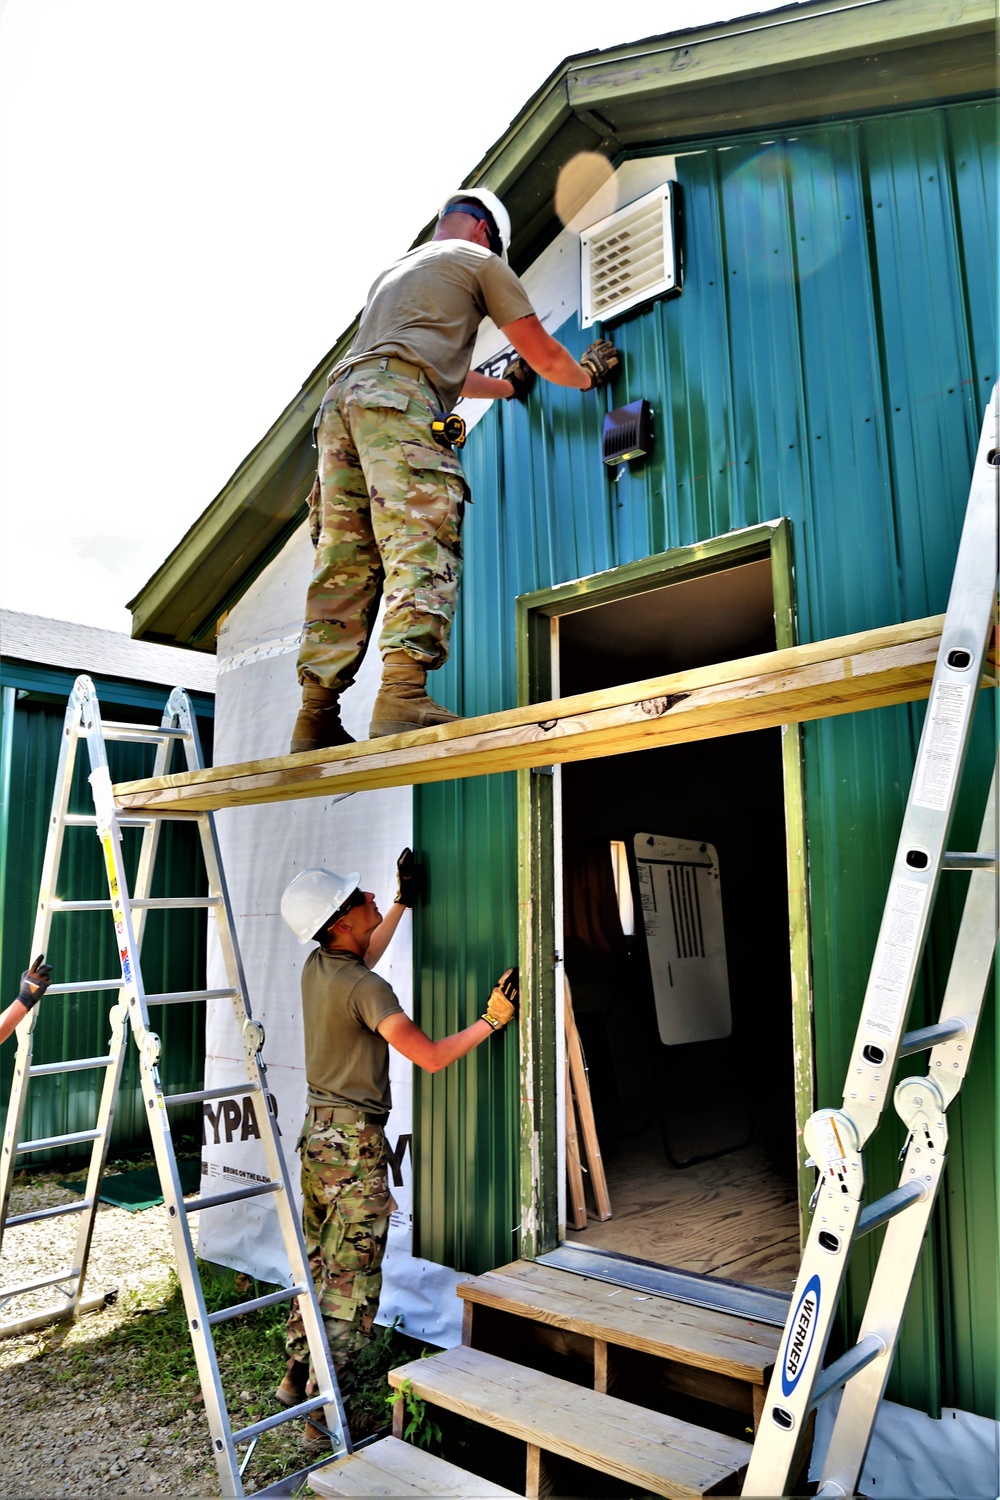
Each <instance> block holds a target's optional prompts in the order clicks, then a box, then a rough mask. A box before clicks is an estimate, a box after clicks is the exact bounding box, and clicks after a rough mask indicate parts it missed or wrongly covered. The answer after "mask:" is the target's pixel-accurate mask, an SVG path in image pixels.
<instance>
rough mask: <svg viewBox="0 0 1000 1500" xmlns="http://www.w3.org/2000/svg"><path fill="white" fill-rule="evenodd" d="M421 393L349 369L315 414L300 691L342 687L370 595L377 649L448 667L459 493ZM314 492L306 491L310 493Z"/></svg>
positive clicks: (414, 385) (361, 637) (367, 633)
mask: <svg viewBox="0 0 1000 1500" xmlns="http://www.w3.org/2000/svg"><path fill="white" fill-rule="evenodd" d="M437 410H438V406H437V403H436V401H435V398H434V395H433V393H432V391H431V390H430V388H429V387H428V386H426V385H424V384H422V383H421V382H420V381H418V380H416V379H413V378H412V377H410V376H408V375H399V374H393V373H391V372H390V371H388V370H379V369H377V368H376V369H373V368H372V367H371V366H370V365H367V366H365V367H364V369H362V370H359V371H357V372H356V373H354V372H352V371H350V370H349V371H348V372H347V373H346V374H345V375H342V376H341V377H340V379H339V380H337V381H336V382H335V383H334V384H333V385H332V386H331V387H330V389H329V391H328V392H327V395H326V398H325V400H324V402H323V406H322V407H321V409H320V421H319V427H318V431H317V442H318V444H319V492H318V499H317V498H314V499H313V500H311V501H310V524H311V527H312V534H313V541H314V542H315V543H316V566H315V571H314V572H313V576H312V580H311V582H310V584H309V589H308V592H307V594H306V611H305V625H304V627H303V632H302V645H301V647H300V650H299V659H298V672H299V681H300V682H302V683H306V682H313V683H319V684H320V685H321V686H323V687H328V688H341V689H342V688H346V687H349V686H350V684H351V683H352V682H353V681H354V677H355V674H356V672H357V670H358V667H359V666H360V664H361V660H362V658H363V656H364V654H365V651H366V650H367V648H368V642H369V639H370V637H371V632H372V629H373V627H374V624H375V617H376V614H377V612H378V605H379V599H380V598H381V595H382V593H383V591H384V593H385V621H384V625H383V629H382V633H381V635H380V637H379V650H380V651H381V652H382V653H383V655H384V654H385V652H387V651H406V652H407V653H408V655H410V656H412V657H413V658H414V659H415V660H416V661H419V662H424V663H426V665H427V666H428V667H439V666H441V665H442V663H443V662H445V661H447V659H448V640H449V636H450V634H451V622H452V618H453V616H454V613H455V602H456V599H457V597H458V584H459V578H460V576H461V571H462V519H463V515H464V512H465V501H466V499H467V497H468V486H467V485H466V483H465V478H464V476H463V474H462V466H461V464H460V463H459V461H458V459H457V458H456V457H455V455H454V453H453V452H452V451H451V449H449V448H444V447H442V446H441V445H440V444H439V443H437V442H435V441H434V439H433V437H432V436H431V431H430V424H431V420H432V419H433V417H434V416H435V414H436V412H437ZM315 496H316V491H315V490H314V497H315Z"/></svg>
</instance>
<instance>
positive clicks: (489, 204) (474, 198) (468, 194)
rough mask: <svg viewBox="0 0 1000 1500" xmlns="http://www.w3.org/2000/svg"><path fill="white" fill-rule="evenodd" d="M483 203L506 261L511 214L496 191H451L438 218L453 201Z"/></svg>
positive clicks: (503, 258)
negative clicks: (495, 230)
mask: <svg viewBox="0 0 1000 1500" xmlns="http://www.w3.org/2000/svg"><path fill="white" fill-rule="evenodd" d="M466 202H472V203H481V204H482V206H483V208H485V209H486V212H487V213H488V214H489V215H490V217H491V219H492V220H493V222H494V224H495V225H496V228H497V233H498V234H499V236H500V244H501V247H502V248H501V250H500V259H501V260H503V261H506V259H507V251H508V250H509V249H510V214H509V213H508V212H507V210H506V209H505V208H504V206H503V204H502V203H501V202H500V199H499V198H498V197H497V195H496V193H491V192H490V190H489V188H478V187H477V188H461V189H460V190H459V191H458V192H457V193H449V194H448V196H447V198H446V199H445V200H444V202H443V203H442V205H441V208H440V210H439V212H438V218H439V219H442V218H443V217H444V213H445V210H446V209H447V208H450V207H451V205H452V204H453V203H466Z"/></svg>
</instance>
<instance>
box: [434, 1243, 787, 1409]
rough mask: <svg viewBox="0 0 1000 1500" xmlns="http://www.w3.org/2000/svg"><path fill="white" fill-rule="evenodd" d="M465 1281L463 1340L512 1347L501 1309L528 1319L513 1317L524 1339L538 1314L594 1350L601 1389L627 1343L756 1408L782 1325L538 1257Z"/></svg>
mask: <svg viewBox="0 0 1000 1500" xmlns="http://www.w3.org/2000/svg"><path fill="white" fill-rule="evenodd" d="M457 1290H458V1295H459V1296H460V1297H461V1298H462V1299H463V1301H464V1303H465V1311H464V1321H463V1333H462V1342H463V1343H465V1344H468V1345H469V1346H470V1347H474V1348H481V1349H486V1350H491V1349H492V1351H493V1352H496V1353H500V1354H503V1353H511V1352H513V1350H514V1349H515V1348H516V1343H513V1344H512V1343H511V1342H510V1340H509V1339H508V1341H507V1342H506V1343H505V1342H504V1340H503V1338H502V1336H501V1332H502V1331H501V1329H500V1328H499V1326H498V1323H497V1316H496V1315H503V1316H505V1317H507V1318H510V1319H518V1320H526V1321H525V1322H521V1321H519V1322H518V1323H517V1324H516V1325H514V1326H515V1327H516V1328H517V1330H518V1336H519V1337H520V1338H521V1339H525V1338H527V1337H528V1333H529V1331H528V1327H527V1323H529V1322H530V1323H534V1324H537V1325H540V1327H541V1328H543V1329H545V1328H550V1329H561V1330H563V1331H564V1332H565V1333H567V1334H569V1335H571V1336H574V1337H575V1340H576V1343H575V1352H577V1353H578V1354H579V1355H580V1356H581V1357H583V1358H585V1359H586V1358H590V1359H592V1360H593V1364H594V1386H595V1389H596V1390H598V1391H609V1390H611V1389H613V1388H614V1386H615V1379H616V1377H618V1376H622V1375H623V1374H624V1369H625V1366H626V1365H627V1356H626V1354H625V1351H637V1352H638V1353H641V1354H644V1355H648V1356H652V1357H654V1358H656V1359H659V1360H663V1361H665V1362H666V1364H667V1366H668V1370H669V1371H670V1372H671V1373H669V1374H668V1382H667V1383H668V1384H670V1385H672V1387H673V1388H674V1389H679V1390H686V1391H687V1392H688V1393H689V1394H692V1395H699V1396H702V1397H703V1398H704V1399H706V1400H710V1401H715V1402H717V1403H719V1404H721V1405H725V1406H730V1407H733V1408H734V1409H736V1410H746V1411H752V1412H753V1414H754V1417H755V1418H756V1417H757V1416H758V1415H759V1411H760V1408H761V1406H762V1404H763V1400H764V1396H765V1393H766V1391H767V1384H768V1381H769V1380H770V1376H771V1369H772V1366H773V1364H774V1359H775V1354H776V1351H777V1348H778V1345H779V1343H780V1341H781V1334H782V1330H781V1329H780V1328H772V1327H770V1326H769V1325H767V1324H763V1323H755V1322H752V1321H751V1320H750V1319H748V1318H741V1317H737V1316H736V1315H734V1314H730V1313H724V1312H719V1311H718V1310H716V1309H709V1308H702V1307H694V1306H692V1305H691V1304H690V1303H686V1302H675V1301H672V1300H671V1299H670V1298H668V1297H659V1296H656V1295H654V1294H652V1293H646V1292H636V1291H634V1290H633V1289H631V1288H629V1287H619V1286H614V1285H613V1284H611V1283H610V1282H607V1281H598V1280H597V1279H596V1278H594V1277H590V1276H577V1275H575V1274H573V1273H572V1272H569V1271H560V1270H557V1269H556V1268H555V1267H552V1266H542V1265H539V1264H537V1262H534V1261H524V1260H519V1261H514V1262H513V1263H512V1264H511V1265H508V1266H501V1267H499V1269H498V1270H496V1271H489V1272H487V1273H486V1274H485V1275H484V1276H477V1277H475V1278H474V1279H473V1280H471V1281H464V1282H461V1283H460V1284H459V1286H458V1289H457ZM479 1309H489V1310H490V1313H489V1314H487V1315H485V1316H484V1315H483V1314H480V1313H479V1312H478V1310H479ZM477 1316H478V1322H477ZM647 1368H648V1367H647Z"/></svg>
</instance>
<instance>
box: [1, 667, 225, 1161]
mask: <svg viewBox="0 0 1000 1500" xmlns="http://www.w3.org/2000/svg"><path fill="white" fill-rule="evenodd" d="M27 675H28V676H29V677H30V678H31V679H33V680H34V682H35V683H36V685H37V684H38V683H41V685H42V686H43V687H45V686H52V687H56V682H55V680H54V679H56V678H58V679H59V680H60V685H62V678H63V677H64V676H65V674H62V673H54V674H52V677H53V681H51V682H49V681H48V680H47V674H46V670H45V669H44V668H34V667H33V668H30V669H28V670H27ZM12 676H13V677H14V679H15V680H16V681H22V680H24V678H25V669H24V668H21V669H16V670H14V671H11V670H10V669H8V668H7V666H6V664H5V666H4V681H5V683H7V682H8V680H9V679H10V678H11V677H12ZM16 692H17V689H16V688H11V687H10V686H9V685H8V686H7V688H6V690H5V691H4V693H3V709H4V719H3V723H2V734H3V745H4V752H5V754H4V766H5V769H6V775H5V786H4V792H5V796H4V805H3V827H2V830H0V838H2V846H3V849H2V852H3V856H4V869H3V877H4V878H3V880H2V890H0V910H2V932H0V943H2V947H0V1001H2V1004H0V1008H2V1006H3V1005H4V1004H6V1003H8V1002H9V1000H11V999H12V998H13V997H14V996H15V995H16V994H17V991H18V986H19V984H20V975H21V971H22V970H23V969H24V968H25V967H26V965H27V964H28V963H29V962H30V959H31V958H32V957H33V956H34V955H33V954H30V953H29V945H30V943H31V935H32V928H33V926H34V920H35V908H36V903H37V900H38V883H39V879H40V876H41V865H42V857H43V854H44V851H45V840H46V835H47V830H48V821H49V813H50V810H51V803H52V792H53V785H54V781H55V775H56V766H57V761H58V757H59V747H60V742H61V739H62V728H63V719H64V716H65V708H66V705H65V700H64V701H62V702H59V701H53V700H52V699H49V700H48V701H46V699H47V697H48V695H42V696H40V695H39V694H38V692H33V693H31V694H29V696H27V697H22V698H20V699H16ZM98 692H99V694H100V702H101V712H102V715H103V717H104V718H105V719H114V720H119V721H121V720H125V721H129V722H143V723H151V722H158V721H159V716H160V713H161V712H162V709H163V705H164V703H165V702H166V700H167V696H168V693H169V689H167V688H163V689H155V688H146V687H143V686H141V685H139V684H136V685H134V686H133V685H130V684H125V683H121V684H112V683H108V684H99V685H98ZM116 695H117V696H118V701H116ZM137 699H138V700H139V701H138V704H137V702H136V700H137ZM147 700H149V701H150V702H153V701H156V702H157V703H158V707H157V708H156V710H155V711H154V710H153V709H152V708H147V707H144V706H141V705H143V704H144V703H145V702H146V701H147ZM197 707H198V709H199V711H200V712H201V714H202V716H201V717H200V718H199V729H200V731H201V734H202V737H203V748H205V753H206V755H208V754H209V753H210V750H211V725H212V721H211V718H210V717H209V716H207V714H206V713H205V710H206V709H207V710H209V711H210V708H211V705H210V702H209V701H207V700H205V701H199V703H198V704H197ZM206 733H207V735H208V740H209V743H208V745H207V746H204V737H205V735H206ZM176 753H177V752H176V751H175V755H176ZM152 754H153V752H152V750H151V749H149V748H148V747H145V746H141V745H127V744H110V745H109V746H108V760H109V763H110V766H111V776H112V780H113V781H124V780H128V779H131V778H133V777H137V776H143V775H148V774H149V773H150V770H151V767H152ZM89 770H90V763H89V759H88V756H87V751H86V745H85V743H83V742H81V743H80V745H79V747H78V751H77V764H76V770H75V775H74V783H73V795H72V799H71V802H70V811H71V812H88V813H93V810H94V808H93V799H92V797H91V793H90V787H89V785H88V782H87V775H88V773H89ZM123 838H124V842H123V848H124V850H125V856H126V860H127V861H129V863H130V875H131V874H134V870H135V863H136V860H137V858H138V850H139V840H140V838H141V834H140V833H139V832H138V831H137V830H127V831H125V833H124V835H123ZM205 889H206V882H205V877H204V871H203V867H202V860H201V854H200V850H199V849H198V846H197V833H196V830H195V829H193V828H188V827H183V826H181V825H179V824H176V823H174V824H171V823H168V824H166V825H165V827H164V829H163V832H162V835H161V845H160V853H159V855H158V857H157V871H156V875H155V877H154V888H153V894H154V895H188V896H190V895H196V894H201V893H203V892H204V891H205ZM59 894H60V895H61V896H63V897H64V898H66V899H74V898H75V899H81V898H91V899H92V898H95V897H106V896H107V877H106V874H105V871H104V861H103V858H102V855H101V848H100V844H99V843H98V840H97V838H96V837H95V835H94V833H93V832H92V831H91V830H88V829H83V828H78V829H68V830H67V831H66V835H65V842H64V845H63V858H62V864H61V867H60V881H59ZM205 920H206V918H205V913H204V912H193V911H171V912H151V913H149V916H148V918H147V924H148V925H147V932H146V937H145V939H144V943H143V977H144V980H145V983H146V988H147V989H148V990H149V991H151V992H161V991H167V990H184V989H196V988H198V987H199V986H201V987H203V986H204V983H205ZM47 958H48V960H49V961H50V962H51V964H52V967H53V978H54V979H55V980H58V981H59V982H60V983H66V982H69V981H70V980H86V979H106V978H111V977H113V976H115V975H117V974H118V973H120V966H119V964H118V955H117V949H116V946H115V942H114V928H113V927H112V925H111V923H110V921H109V920H108V916H107V913H91V912H86V913H83V912H67V913H63V914H62V915H58V914H56V915H54V917H53V926H52V939H51V942H50V944H49V949H48V953H47ZM113 1001H114V996H113V995H110V994H107V993H103V994H84V995H65V996H62V995H56V996H50V997H49V998H47V999H45V1000H43V1001H42V1002H41V1008H40V1011H39V1018H38V1021H37V1023H36V1027H35V1039H34V1054H33V1060H34V1061H35V1062H36V1063H40V1062H54V1061H57V1060H59V1059H62V1058H67V1057H96V1056H99V1055H100V1054H101V1053H104V1052H106V1051H107V1047H108V1039H109V1036H110V1028H109V1026H108V1023H107V1014H108V1009H109V1007H110V1005H111V1004H112V1003H113ZM203 1012H204V1008H203V1007H202V1006H194V1005H191V1006H187V1005H184V1006H170V1007H166V1008H164V1009H163V1011H162V1014H160V1013H154V1014H155V1019H154V1023H153V1024H154V1026H155V1027H156V1029H157V1030H158V1032H159V1034H160V1035H161V1037H162V1039H163V1043H164V1048H163V1058H164V1060H163V1069H162V1070H163V1077H164V1081H165V1083H166V1085H167V1088H168V1091H169V1092H178V1093H180V1092H184V1091H186V1090H189V1089H192V1088H198V1087H201V1084H202V1080H203V1078H204V1068H205V1047H204V1018H203ZM15 1047H16V1043H15V1041H14V1040H13V1039H11V1040H10V1041H8V1042H7V1043H6V1044H5V1045H4V1047H3V1049H2V1050H0V1110H2V1112H3V1114H5V1113H6V1107H7V1101H8V1099H9V1097H10V1089H11V1080H12V1075H13V1064H14V1057H15ZM102 1082H103V1074H98V1073H95V1072H93V1071H84V1072H78V1073H69V1074H63V1075H60V1076H56V1077H52V1078H43V1079H36V1080H35V1081H34V1082H33V1083H32V1084H31V1087H30V1090H29V1094H28V1107H27V1113H26V1116H25V1135H24V1136H23V1137H22V1139H25V1138H31V1139H40V1138H42V1137H44V1136H50V1135H57V1134H58V1135H61V1134H65V1133H68V1132H71V1131H78V1130H87V1129H92V1128H93V1125H94V1121H95V1119H96V1114H97V1102H98V1097H99V1090H100V1087H101V1084H102ZM200 1116H201V1110H200V1107H199V1106H188V1107H186V1108H183V1109H181V1108H179V1109H177V1110H176V1111H174V1113H173V1115H172V1117H171V1125H172V1127H173V1129H174V1131H175V1132H177V1133H178V1134H181V1133H183V1132H184V1131H185V1130H187V1131H190V1132H192V1133H193V1134H195V1136H196V1138H197V1139H200ZM0 1118H2V1116H0ZM148 1145H149V1128H148V1126H147V1124H146V1111H145V1108H144V1106H143V1102H142V1095H141V1091H140V1081H139V1069H138V1064H137V1058H136V1054H135V1047H134V1045H133V1044H132V1043H131V1041H130V1042H129V1051H128V1054H127V1061H126V1064H125V1071H124V1074H123V1078H122V1086H121V1092H120V1095H119V1102H118V1109H117V1113H116V1115H115V1121H114V1126H113V1129H112V1150H113V1151H130V1150H135V1149H138V1150H144V1149H146V1148H147V1147H148ZM88 1158H89V1146H88V1145H82V1146H75V1147H69V1148H66V1149H65V1150H64V1151H63V1152H62V1153H57V1152H52V1151H48V1152H40V1153H36V1154H34V1155H32V1156H25V1157H22V1158H20V1159H19V1166H34V1167H37V1168H39V1169H41V1170H48V1169H50V1168H51V1167H53V1166H56V1165H58V1164H61V1163H63V1162H69V1161H72V1162H76V1161H78V1160H81V1159H88Z"/></svg>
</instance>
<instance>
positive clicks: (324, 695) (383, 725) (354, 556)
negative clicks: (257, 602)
mask: <svg viewBox="0 0 1000 1500" xmlns="http://www.w3.org/2000/svg"><path fill="white" fill-rule="evenodd" d="M509 245H510V218H509V216H508V214H507V211H506V209H505V208H504V206H503V204H502V203H501V201H500V199H499V198H498V197H496V195H495V194H494V193H491V192H488V191H486V190H485V189H482V188H468V189H462V191H460V192H457V193H453V194H451V195H450V197H449V198H447V199H446V201H445V203H444V204H443V205H442V208H441V211H440V215H439V218H438V223H437V228H436V229H435V232H434V236H433V238H432V239H431V240H430V241H429V243H427V244H425V245H420V246H418V247H417V249H415V250H410V251H409V252H408V253H407V254H406V255H404V256H402V257H401V259H400V260H398V261H396V263H395V264H394V265H392V266H390V267H389V268H388V270H386V271H384V272H383V274H382V275H381V276H380V277H379V278H378V280H377V281H376V282H375V284H374V285H373V287H372V288H371V291H370V292H369V294H368V301H367V303H366V305H365V309H364V312H363V313H362V315H361V322H360V324H359V326H358V333H357V337H356V339H355V341H354V345H353V347H352V349H351V350H350V352H349V353H348V354H347V356H346V357H345V358H344V359H343V360H341V361H340V363H339V364H337V365H336V366H335V367H334V369H333V370H332V372H331V374H330V378H329V379H330V383H329V388H328V390H327V393H326V395H325V397H324V399H323V404H322V406H321V407H320V410H319V414H318V417H317V426H316V435H317V446H318V448H319V472H318V475H317V480H316V484H315V485H314V487H313V493H312V495H311V497H310V502H309V510H310V527H311V532H312V537H313V542H314V543H315V545H316V561H315V569H314V572H313V576H312V580H311V582H310V584H309V588H308V591H307V594H306V609H305V623H304V626H303V633H302V644H301V647H300V650H299V657H298V675H299V682H300V683H301V685H302V708H301V710H300V712H299V715H298V718H297V720H296V722H295V728H294V730H293V732H292V741H291V751H292V753H293V754H297V753H299V752H301V751H306V750H319V749H326V748H329V747H330V746H334V745H346V744H351V743H352V739H351V736H350V735H349V734H348V733H347V732H346V730H345V729H344V727H343V724H342V723H341V718H340V696H341V694H342V693H343V692H344V691H345V689H347V688H348V687H350V685H351V684H352V683H353V681H354V679H355V676H356V674H357V671H358V668H359V666H360V664H361V661H362V659H363V657H364V655H365V652H366V651H367V649H368V644H369V641H370V638H371V634H372V630H373V629H374V625H375V617H376V614H377V611H378V606H379V600H380V599H381V598H382V597H383V595H384V597H385V618H384V622H383V627H382V631H381V634H380V637H379V642H378V645H379V650H380V652H381V654H382V682H381V686H380V689H379V692H378V696H377V697H376V699H375V704H374V707H373V710H372V717H371V723H370V726H369V731H368V732H369V735H370V736H371V737H372V738H375V737H378V736H381V735H387V734H399V733H403V732H405V731H407V730H410V729H419V728H422V727H424V726H426V725H430V724H446V723H448V722H450V721H451V720H453V719H455V718H456V717H457V715H456V714H454V713H451V712H449V711H448V710H447V709H445V708H442V707H440V706H439V705H438V704H437V703H435V702H434V701H433V700H432V699H431V698H429V697H428V695H427V688H426V680H427V672H428V670H431V669H434V668H436V667H440V666H442V665H443V663H444V662H445V661H446V660H447V658H448V645H449V637H450V633H451V625H452V619H453V617H454V613H455V605H456V600H457V597H458V588H459V581H460V577H461V571H462V520H463V516H464V511H465V503H466V500H467V499H468V498H469V491H468V486H467V484H466V482H465V477H464V475H463V473H462V466H461V464H460V463H459V461H458V458H457V457H456V455H455V452H454V450H453V448H452V445H451V442H450V441H449V431H448V428H447V425H446V421H445V419H446V418H447V417H448V414H449V413H450V412H451V408H452V407H453V406H454V404H455V402H456V401H457V400H458V398H459V396H470V397H478V398H501V399H507V400H510V399H512V398H517V399H519V400H524V399H526V397H527V394H528V391H529V390H530V388H531V385H532V383H533V381H534V378H535V373H536V372H537V373H538V374H539V375H541V376H542V377H543V378H544V379H546V380H549V381H552V382H553V383H554V384H555V385H562V386H569V387H575V388H576V389H578V390H581V391H586V390H593V389H594V388H595V387H597V386H599V385H602V384H603V383H604V382H605V381H606V380H608V379H610V378H611V376H612V375H613V374H614V372H615V370H616V369H617V368H618V365H619V355H618V352H617V350H616V349H615V348H614V346H613V345H612V344H610V343H608V341H607V340H605V339H600V340H597V341H596V342H595V343H593V344H591V345H590V346H589V347H588V348H587V349H586V350H585V351H584V353H583V355H582V356H581V358H580V360H579V362H578V361H577V360H576V359H574V358H573V356H572V355H571V354H570V352H569V351H568V350H567V349H566V348H565V347H564V346H563V345H562V344H560V343H559V342H558V340H556V339H554V338H552V336H551V335H550V334H549V333H547V332H546V330H545V329H544V328H543V327H542V325H541V323H540V322H539V320H538V318H537V317H536V315H535V312H534V309H533V307H532V305H531V302H530V301H529V300H528V296H527V293H526V292H525V290H524V287H523V286H522V285H521V283H520V281H519V280H518V278H517V276H515V274H514V272H513V271H512V270H511V269H510V267H509V265H508V264H507V250H508V247H509ZM485 317H490V318H492V319H493V321H494V323H495V324H496V325H497V327H498V328H500V329H502V330H503V333H504V336H505V337H506V338H507V339H508V340H509V342H510V344H511V345H512V346H513V348H514V349H515V350H516V355H515V357H514V358H513V359H512V360H511V361H510V363H509V364H508V366H507V368H506V370H505V371H504V374H503V376H502V377H493V376H488V375H484V374H482V373H480V372H479V371H476V370H471V369H470V365H471V362H472V352H473V348H474V345H475V341H476V334H477V332H478V329H479V325H480V323H481V322H482V320H483V319H484V318H485ZM450 420H451V421H454V420H455V419H454V418H450ZM439 439H440V440H439Z"/></svg>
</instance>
